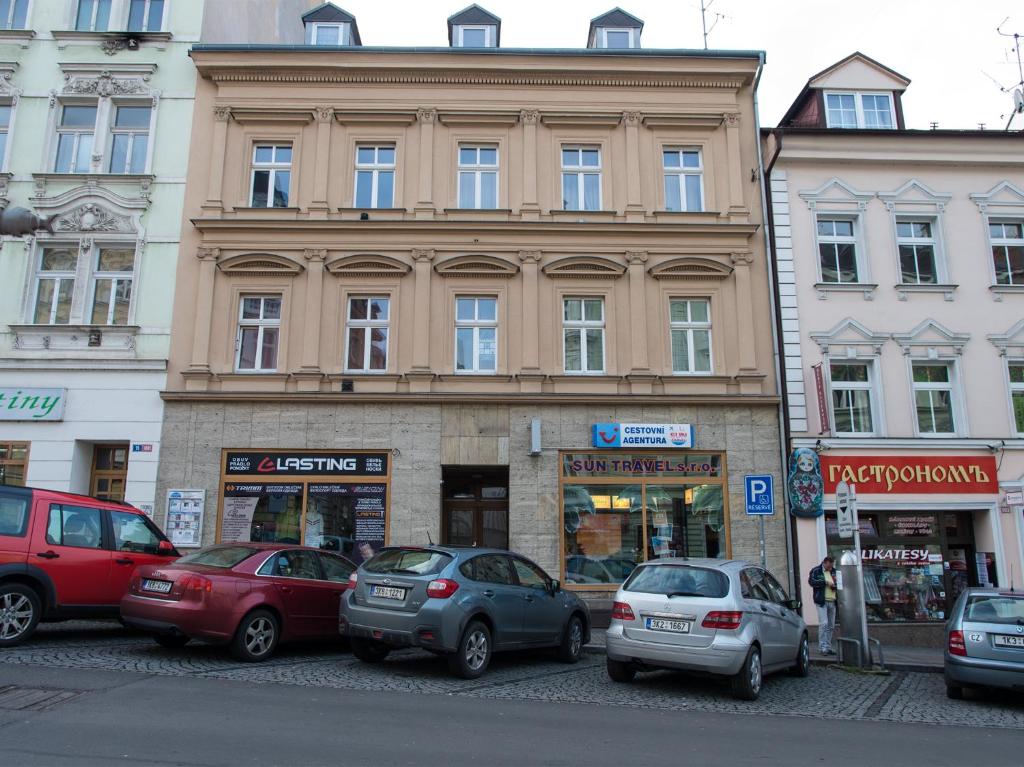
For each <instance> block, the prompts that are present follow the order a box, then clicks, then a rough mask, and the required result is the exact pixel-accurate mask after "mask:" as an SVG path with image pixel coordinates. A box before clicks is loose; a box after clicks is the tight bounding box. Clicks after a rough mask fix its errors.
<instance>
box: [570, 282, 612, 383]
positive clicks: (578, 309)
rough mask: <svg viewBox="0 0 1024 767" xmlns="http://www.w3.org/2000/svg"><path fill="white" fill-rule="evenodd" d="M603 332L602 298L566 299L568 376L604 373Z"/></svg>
mask: <svg viewBox="0 0 1024 767" xmlns="http://www.w3.org/2000/svg"><path fill="white" fill-rule="evenodd" d="M604 330H605V325H604V299H603V298H587V297H581V298H566V299H563V301H562V350H563V360H564V365H565V372H566V373H581V374H601V373H604V371H605V365H604Z"/></svg>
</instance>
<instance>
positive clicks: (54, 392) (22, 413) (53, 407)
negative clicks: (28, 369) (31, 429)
mask: <svg viewBox="0 0 1024 767" xmlns="http://www.w3.org/2000/svg"><path fill="white" fill-rule="evenodd" d="M67 394H68V390H67V389H30V388H25V387H12V388H0V421H63V420H64V401H65V400H66V399H67Z"/></svg>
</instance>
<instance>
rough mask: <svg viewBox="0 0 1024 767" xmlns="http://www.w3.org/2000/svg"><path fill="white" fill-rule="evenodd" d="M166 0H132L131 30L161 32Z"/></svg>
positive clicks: (130, 12)
mask: <svg viewBox="0 0 1024 767" xmlns="http://www.w3.org/2000/svg"><path fill="white" fill-rule="evenodd" d="M163 20H164V0H131V5H130V6H129V7H128V31H129V32H159V31H160V30H161V29H162V28H163Z"/></svg>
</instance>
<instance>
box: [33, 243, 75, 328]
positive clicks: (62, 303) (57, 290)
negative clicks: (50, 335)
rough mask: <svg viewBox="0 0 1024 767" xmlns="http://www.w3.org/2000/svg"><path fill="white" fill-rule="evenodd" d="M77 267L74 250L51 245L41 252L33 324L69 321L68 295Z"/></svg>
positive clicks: (73, 290) (70, 292)
mask: <svg viewBox="0 0 1024 767" xmlns="http://www.w3.org/2000/svg"><path fill="white" fill-rule="evenodd" d="M77 267H78V249H77V248H69V247H59V246H55V247H47V248H43V249H42V252H41V253H40V254H39V268H38V271H37V273H36V301H35V311H33V313H32V321H33V322H34V323H36V324H37V325H67V324H68V323H69V322H70V321H71V296H72V294H73V293H74V292H75V271H76V269H77Z"/></svg>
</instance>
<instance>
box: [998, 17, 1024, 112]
mask: <svg viewBox="0 0 1024 767" xmlns="http://www.w3.org/2000/svg"><path fill="white" fill-rule="evenodd" d="M1009 18H1010V17H1009V16H1007V17H1006V18H1005V19H1003V20H1002V22H1001V23H1000V24H999V26H998V27H996V32H998V33H999V34H1000V35H1001V36H1003V37H1012V38H1013V50H1014V52H1015V53H1016V54H1017V77H1018V78H1020V79H1019V80H1017V82H1016V84H1015V85H1014V86H1013V110H1012V111H1011V112H1010V119H1009V120H1007V121H1006V128H1005V129H1004V130H1010V125H1011V123H1013V118H1014V117H1015V116H1016V115H1019V114H1024V64H1022V63H1021V56H1020V38H1021V35H1020V33H1019V32H1004V31H1003V24H1005V23H1006V22H1007V21H1009ZM1000 89H1001V90H1002V91H1003V92H1004V93H1009V92H1010V89H1009V88H1002V86H1000ZM1000 117H1002V115H1000Z"/></svg>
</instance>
